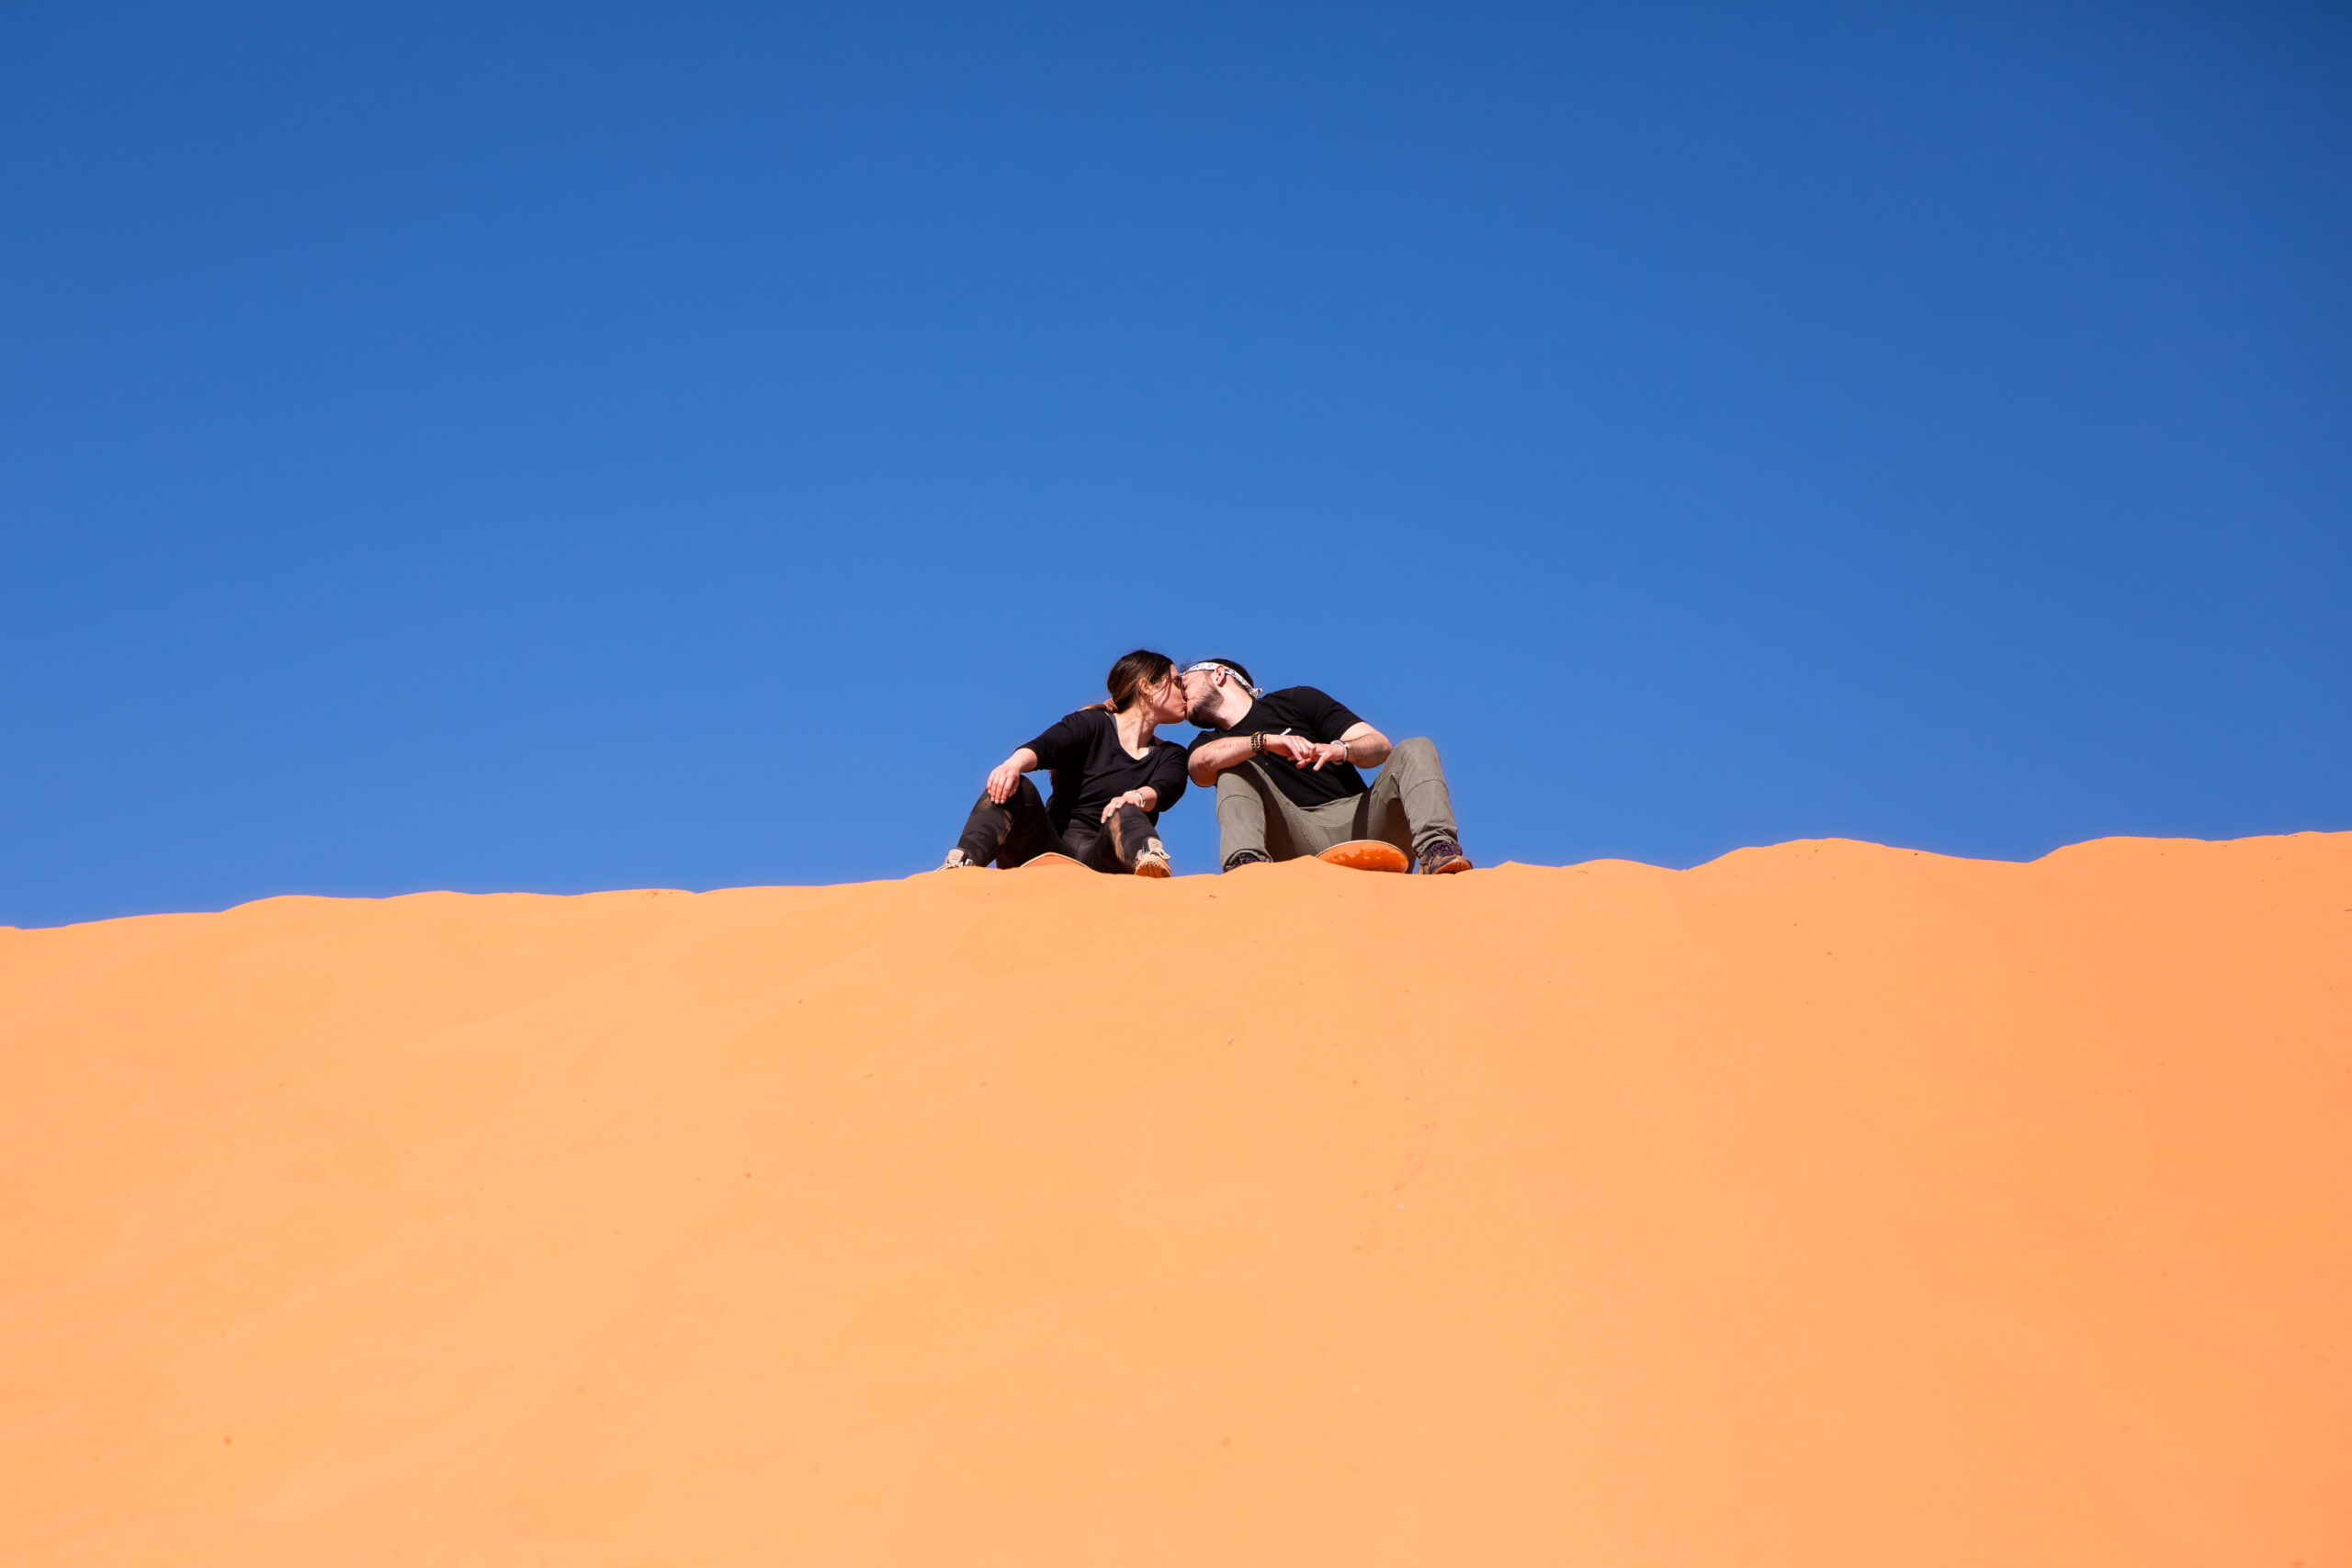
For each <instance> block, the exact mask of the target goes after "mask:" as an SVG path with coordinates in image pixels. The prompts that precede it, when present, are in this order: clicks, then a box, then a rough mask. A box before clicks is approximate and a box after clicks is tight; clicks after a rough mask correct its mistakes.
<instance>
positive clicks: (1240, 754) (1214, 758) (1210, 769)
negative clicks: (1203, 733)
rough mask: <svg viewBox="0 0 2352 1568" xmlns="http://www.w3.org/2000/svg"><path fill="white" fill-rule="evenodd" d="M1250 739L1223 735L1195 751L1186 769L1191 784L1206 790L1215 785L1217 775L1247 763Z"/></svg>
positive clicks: (1245, 736)
mask: <svg viewBox="0 0 2352 1568" xmlns="http://www.w3.org/2000/svg"><path fill="white" fill-rule="evenodd" d="M1249 760H1250V737H1249V736H1247V735H1225V736H1220V737H1218V738H1217V739H1215V740H1211V741H1208V742H1207V743H1205V744H1204V745H1202V746H1200V747H1198V748H1197V749H1195V750H1193V759H1192V761H1191V763H1190V765H1189V767H1188V769H1187V771H1188V772H1189V773H1191V774H1192V775H1193V783H1194V784H1198V785H1200V786H1201V787H1202V788H1203V789H1206V788H1208V787H1209V786H1210V785H1212V784H1216V776H1217V774H1219V773H1223V772H1225V770H1226V769H1227V768H1238V767H1239V766H1240V765H1241V764H1242V763H1244V762H1246V761H1249Z"/></svg>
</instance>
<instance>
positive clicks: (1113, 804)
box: [1103, 784, 1159, 822]
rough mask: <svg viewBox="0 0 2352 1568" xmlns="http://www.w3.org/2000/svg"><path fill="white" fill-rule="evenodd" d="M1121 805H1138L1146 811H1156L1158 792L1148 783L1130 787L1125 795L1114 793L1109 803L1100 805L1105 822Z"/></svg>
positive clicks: (1157, 807)
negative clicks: (1134, 787) (1138, 786)
mask: <svg viewBox="0 0 2352 1568" xmlns="http://www.w3.org/2000/svg"><path fill="white" fill-rule="evenodd" d="M1122 806H1139V807H1142V808H1143V809H1144V810H1146V811H1157V810H1159V791H1158V790H1156V789H1154V788H1152V787H1151V786H1150V785H1149V784H1146V785H1144V786H1143V787H1142V788H1141V789H1131V790H1129V791H1127V793H1126V794H1125V795H1114V796H1113V797H1112V798H1111V801H1110V803H1109V804H1108V805H1106V806H1104V807H1103V821H1105V822H1108V821H1109V820H1111V814H1112V813H1113V812H1114V811H1116V810H1118V809H1119V807H1122Z"/></svg>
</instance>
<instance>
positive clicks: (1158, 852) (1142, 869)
mask: <svg viewBox="0 0 2352 1568" xmlns="http://www.w3.org/2000/svg"><path fill="white" fill-rule="evenodd" d="M1172 869H1173V868H1172V867H1171V866H1170V865H1169V863H1168V846H1167V845H1165V844H1163V843H1161V842H1160V841H1159V840H1158V839H1148V840H1145V841H1144V846H1143V853H1141V854H1139V855H1137V856H1136V875H1137V876H1166V875H1167V874H1169V873H1170V870H1172Z"/></svg>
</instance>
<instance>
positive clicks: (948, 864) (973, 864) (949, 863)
mask: <svg viewBox="0 0 2352 1568" xmlns="http://www.w3.org/2000/svg"><path fill="white" fill-rule="evenodd" d="M939 869H940V870H942V871H978V870H979V869H980V863H979V862H978V861H976V860H974V859H973V858H972V857H971V856H969V855H967V854H966V853H965V852H964V846H963V845H961V844H958V845H956V847H955V848H954V849H952V850H950V851H948V852H947V858H946V859H945V860H944V861H941V862H940V863H939Z"/></svg>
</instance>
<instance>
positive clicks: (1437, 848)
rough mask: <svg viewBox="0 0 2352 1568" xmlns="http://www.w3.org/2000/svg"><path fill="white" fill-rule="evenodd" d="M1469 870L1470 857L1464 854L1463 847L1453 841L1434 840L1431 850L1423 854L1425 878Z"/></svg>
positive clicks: (1422, 869) (1422, 862) (1422, 866)
mask: <svg viewBox="0 0 2352 1568" xmlns="http://www.w3.org/2000/svg"><path fill="white" fill-rule="evenodd" d="M1469 869H1470V857H1469V856H1468V855H1465V854H1464V853H1463V852H1462V846H1461V845H1460V844H1457V843H1455V842H1454V841H1453V840H1452V839H1436V840H1430V846H1429V848H1427V849H1425V850H1423V851H1422V852H1421V874H1422V875H1423V876H1435V875H1437V874H1439V873H1440V872H1446V871H1468V870H1469Z"/></svg>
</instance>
